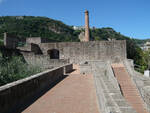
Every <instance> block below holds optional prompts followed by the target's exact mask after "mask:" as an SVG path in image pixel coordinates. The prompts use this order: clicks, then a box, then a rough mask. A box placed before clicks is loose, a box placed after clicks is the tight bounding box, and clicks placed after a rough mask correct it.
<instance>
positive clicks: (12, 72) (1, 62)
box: [0, 52, 42, 86]
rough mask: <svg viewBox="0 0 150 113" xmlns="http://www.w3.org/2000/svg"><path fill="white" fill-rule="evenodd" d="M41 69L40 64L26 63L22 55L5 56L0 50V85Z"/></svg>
mask: <svg viewBox="0 0 150 113" xmlns="http://www.w3.org/2000/svg"><path fill="white" fill-rule="evenodd" d="M41 71H42V70H41V69H40V68H39V67H38V66H37V67H35V66H31V65H28V64H27V63H25V62H24V60H23V58H22V57H21V56H13V57H3V55H2V53H1V52H0V86H1V85H4V84H7V83H10V82H13V81H16V80H19V79H22V78H25V77H28V76H31V75H33V74H35V73H38V72H41Z"/></svg>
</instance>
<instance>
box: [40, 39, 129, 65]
mask: <svg viewBox="0 0 150 113" xmlns="http://www.w3.org/2000/svg"><path fill="white" fill-rule="evenodd" d="M39 47H40V48H41V50H42V52H43V54H45V55H47V51H48V50H51V49H56V50H59V53H60V59H70V62H71V63H81V62H84V61H87V60H102V61H105V60H112V61H114V62H119V61H121V60H123V59H126V41H124V40H122V41H121V40H116V41H90V42H60V43H41V44H39Z"/></svg>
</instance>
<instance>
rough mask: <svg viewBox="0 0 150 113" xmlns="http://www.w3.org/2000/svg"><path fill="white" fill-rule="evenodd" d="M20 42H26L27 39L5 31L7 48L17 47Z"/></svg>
mask: <svg viewBox="0 0 150 113" xmlns="http://www.w3.org/2000/svg"><path fill="white" fill-rule="evenodd" d="M19 43H25V39H24V38H18V37H16V36H14V35H12V34H8V33H7V34H6V33H4V46H5V47H6V48H10V49H15V48H16V47H17V46H18V45H19Z"/></svg>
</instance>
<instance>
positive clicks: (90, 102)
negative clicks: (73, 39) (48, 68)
mask: <svg viewBox="0 0 150 113" xmlns="http://www.w3.org/2000/svg"><path fill="white" fill-rule="evenodd" d="M94 85H95V84H94V78H93V76H92V75H82V74H80V73H79V68H78V67H77V66H76V70H75V71H74V72H72V73H70V74H69V76H67V77H66V78H65V79H63V80H62V81H61V82H59V83H58V84H57V85H55V86H54V87H53V88H51V89H50V90H49V91H47V92H46V93H45V94H44V95H43V96H41V97H40V98H39V99H37V100H36V101H35V102H34V103H33V104H31V105H30V106H29V107H27V108H26V109H25V110H24V111H22V113H100V112H99V107H98V102H97V96H96V90H95V86H94Z"/></svg>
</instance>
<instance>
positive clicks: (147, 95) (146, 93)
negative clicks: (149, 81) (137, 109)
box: [142, 86, 150, 112]
mask: <svg viewBox="0 0 150 113" xmlns="http://www.w3.org/2000/svg"><path fill="white" fill-rule="evenodd" d="M142 96H143V98H144V101H145V103H146V104H147V108H148V111H149V112H150V86H145V87H144V88H142Z"/></svg>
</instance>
